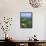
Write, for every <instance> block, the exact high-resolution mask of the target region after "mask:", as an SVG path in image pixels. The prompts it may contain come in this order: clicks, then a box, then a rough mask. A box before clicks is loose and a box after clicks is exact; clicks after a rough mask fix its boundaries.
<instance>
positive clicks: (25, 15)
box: [20, 12, 32, 18]
mask: <svg viewBox="0 0 46 46" xmlns="http://www.w3.org/2000/svg"><path fill="white" fill-rule="evenodd" d="M20 14H21V17H28V18H30V17H32V12H21V13H20Z"/></svg>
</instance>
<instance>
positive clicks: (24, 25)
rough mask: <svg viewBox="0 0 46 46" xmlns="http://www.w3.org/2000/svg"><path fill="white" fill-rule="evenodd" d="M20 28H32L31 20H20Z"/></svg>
mask: <svg viewBox="0 0 46 46" xmlns="http://www.w3.org/2000/svg"><path fill="white" fill-rule="evenodd" d="M20 27H21V28H32V18H20Z"/></svg>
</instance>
